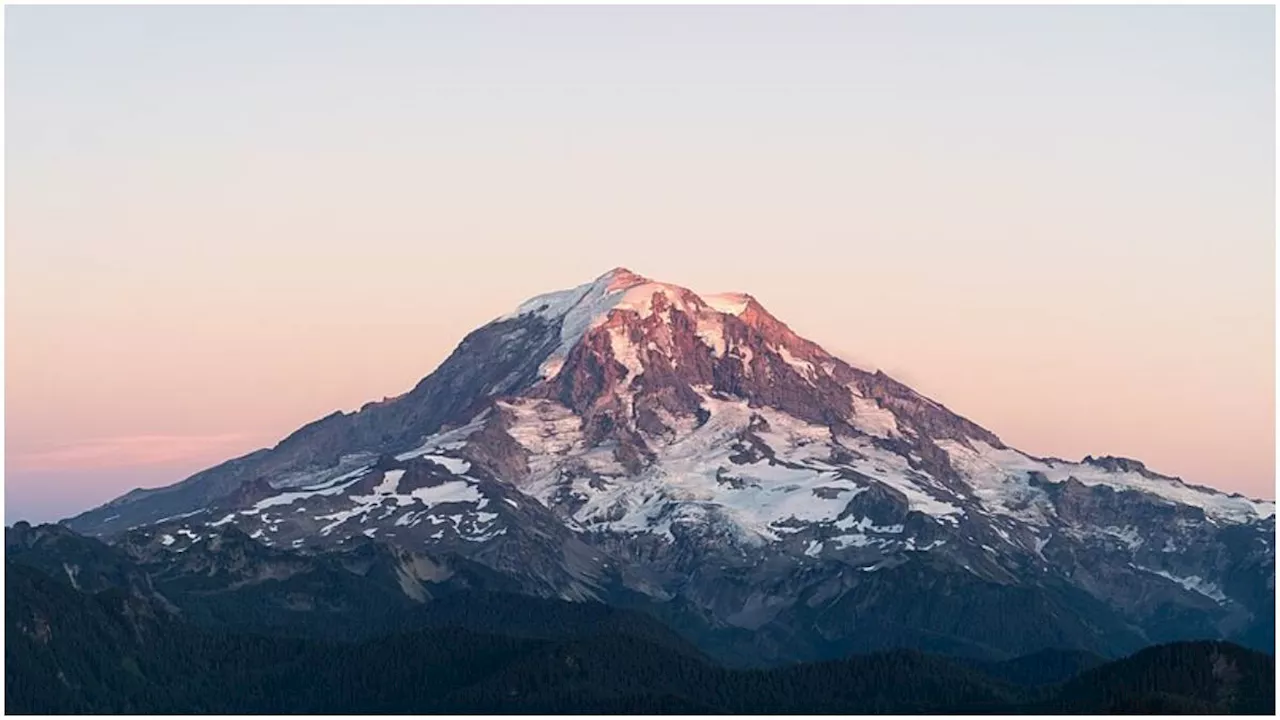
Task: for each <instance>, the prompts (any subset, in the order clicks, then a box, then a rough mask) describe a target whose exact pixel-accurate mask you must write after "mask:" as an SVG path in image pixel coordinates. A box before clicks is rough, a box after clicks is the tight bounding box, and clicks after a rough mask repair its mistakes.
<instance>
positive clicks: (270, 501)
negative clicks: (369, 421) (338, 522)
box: [240, 467, 369, 515]
mask: <svg viewBox="0 0 1280 720" xmlns="http://www.w3.org/2000/svg"><path fill="white" fill-rule="evenodd" d="M368 471H369V468H368V467H362V468H359V469H357V470H354V471H352V472H349V473H347V474H345V475H339V476H338V477H336V478H333V479H331V480H329V481H327V482H325V483H324V484H322V485H317V486H312V487H309V488H303V489H301V490H297V491H293V492H286V493H280V494H279V495H273V496H271V497H268V498H263V499H262V500H259V501H258V502H256V503H254V504H253V507H252V508H250V509H248V510H244V511H241V513H240V514H241V515H252V514H254V513H258V512H261V511H263V510H266V509H267V508H271V507H276V506H278V505H292V504H293V503H295V502H297V501H299V500H302V499H305V498H309V497H315V496H330V495H337V494H339V493H341V492H342V491H344V490H346V489H347V488H349V487H351V486H352V485H354V484H356V483H357V482H359V481H360V479H361V478H362V477H364V475H365V473H367V472H368ZM344 481H345V482H344Z"/></svg>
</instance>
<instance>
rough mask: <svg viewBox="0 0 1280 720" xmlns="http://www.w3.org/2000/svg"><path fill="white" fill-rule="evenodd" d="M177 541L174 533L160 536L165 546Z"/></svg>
mask: <svg viewBox="0 0 1280 720" xmlns="http://www.w3.org/2000/svg"><path fill="white" fill-rule="evenodd" d="M176 541H177V540H176V538H174V537H173V536H172V535H170V534H168V533H165V534H164V535H161V536H160V544H161V545H164V546H165V547H168V546H170V545H172V544H173V543H174V542H176Z"/></svg>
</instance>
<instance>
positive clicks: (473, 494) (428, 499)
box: [410, 480, 485, 507]
mask: <svg viewBox="0 0 1280 720" xmlns="http://www.w3.org/2000/svg"><path fill="white" fill-rule="evenodd" d="M410 495H411V496H412V497H413V498H414V499H416V500H418V501H419V502H421V503H423V504H425V505H427V506H428V507H430V506H433V505H439V504H441V503H477V504H479V503H482V502H484V500H485V497H484V495H483V494H481V492H480V490H478V489H477V488H476V486H475V485H472V484H471V483H469V482H465V481H463V480H450V481H449V482H446V483H442V484H440V485H436V486H434V487H421V488H418V489H416V490H414V491H413V492H412V493H410ZM479 507H484V505H482V504H481V505H479Z"/></svg>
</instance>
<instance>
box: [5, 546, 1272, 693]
mask: <svg viewBox="0 0 1280 720" xmlns="http://www.w3.org/2000/svg"><path fill="white" fill-rule="evenodd" d="M5 574H6V589H5V594H6V595H5V605H6V620H5V622H6V636H5V660H6V675H5V697H6V701H5V702H6V707H5V710H6V712H8V713H16V714H23V713H155V712H163V713H231V714H236V713H299V712H301V713H326V714H328V713H339V714H342V713H434V712H455V713H459V712H460V713H511V712H520V713H526V712H534V713H566V712H579V713H580V712H597V713H599V712H627V713H668V712H679V713H878V712H893V713H904V712H908V713H909V712H969V713H1007V712H1025V711H1035V712H1044V711H1052V712H1066V713H1108V712H1126V711H1134V712H1147V711H1152V710H1156V711H1159V712H1214V713H1233V712H1256V713H1269V712H1271V711H1272V710H1273V708H1274V659H1273V658H1272V657H1270V656H1267V655H1264V654H1261V653H1256V652H1252V651H1249V650H1245V649H1243V648H1240V647H1238V646H1234V645H1230V644H1226V643H1213V642H1201V643H1179V644H1173V645H1166V646H1161V647H1156V648H1150V649H1148V650H1145V651H1143V652H1141V653H1138V654H1137V655H1134V656H1132V657H1130V658H1127V659H1124V660H1121V661H1118V662H1112V663H1108V664H1104V665H1101V666H1099V667H1095V668H1093V669H1091V670H1087V671H1085V672H1083V673H1080V674H1078V675H1077V676H1075V677H1074V678H1072V679H1070V680H1068V681H1066V682H1065V684H1051V685H1041V686H1035V685H1030V684H1019V683H1017V682H1014V681H1012V680H1010V679H1001V678H997V677H994V676H993V675H992V674H986V673H983V672H981V671H979V670H978V669H975V668H974V667H971V666H970V665H967V664H965V663H963V662H959V661H955V660H950V659H947V658H943V657H937V656H930V655H926V654H922V653H919V652H914V651H908V652H891V653H878V654H873V655H866V656H857V657H852V658H848V659H844V660H838V661H828V662H823V663H815V664H802V665H795V666H790V667H785V668H777V669H773V670H730V669H726V668H723V667H720V666H717V665H715V664H714V663H712V662H710V661H709V660H707V659H706V658H704V657H701V656H699V655H698V654H697V653H696V652H693V651H689V650H688V649H685V648H681V647H677V646H673V645H671V644H666V643H662V642H656V641H655V640H653V639H651V638H646V637H644V636H643V635H644V633H643V632H641V633H638V634H636V633H632V632H629V631H628V629H627V628H626V627H625V626H611V625H609V624H608V623H603V624H602V623H599V622H595V621H588V622H585V623H580V624H577V625H576V626H575V625H574V624H573V623H567V624H566V628H565V629H564V631H563V632H559V633H557V632H547V633H546V634H544V636H543V637H530V636H523V637H513V636H509V635H502V634H494V633H483V632H475V631H472V630H466V629H460V628H433V629H425V630H416V631H411V632H401V633H395V634H392V635H388V636H383V637H379V638H376V639H370V640H365V641H360V642H348V643H343V642H336V641H322V640H308V639H299V638H281V637H268V636H261V635H242V634H233V633H225V632H212V631H208V630H202V629H198V628H195V627H192V626H190V625H188V624H186V623H184V622H182V621H180V620H178V619H176V618H175V617H174V616H172V615H171V614H170V613H168V612H166V611H164V610H163V609H158V608H156V607H155V602H154V601H152V600H149V599H148V598H146V597H143V596H140V595H138V594H136V593H130V592H126V591H121V590H118V589H109V590H105V591H102V592H98V593H85V592H81V591H78V590H75V589H74V588H73V587H71V586H70V584H68V583H66V582H63V581H61V580H58V579H54V578H52V577H50V576H49V575H46V574H45V573H44V572H42V571H40V570H37V569H35V568H31V567H27V566H23V565H17V564H14V563H12V562H6V566H5ZM569 607H581V606H569ZM543 630H544V631H546V630H547V629H546V628H543ZM1029 660H1030V661H1034V660H1033V659H1029ZM1050 669H1052V668H1050Z"/></svg>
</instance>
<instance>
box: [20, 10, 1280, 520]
mask: <svg viewBox="0 0 1280 720" xmlns="http://www.w3.org/2000/svg"><path fill="white" fill-rule="evenodd" d="M1273 12H1274V11H1273V9H1272V8H1268V7H1260V6H1257V7H1199V8H1196V7H1066V8H1064V7H986V8H962V7H891V8H889V7H810V8H801V7H790V8H781V7H774V8H770V7H739V8H731V7H700V8H692V7H683V8H682V7H650V8H626V7H595V8H591V7H559V8H532V7H526V8H510V7H508V8H498V7H471V8H456V7H403V6H402V7H310V8H307V7H274V8H269V7H231V6H227V7H194V6H192V7H116V8H108V7H76V8H58V7H34V6H29V7H12V6H11V7H8V8H6V9H5V33H6V38H5V39H6V49H5V53H6V54H5V63H6V65H5V73H6V75H5V81H6V97H5V101H6V115H5V131H6V137H5V140H6V150H7V155H6V166H5V173H6V184H5V187H6V196H5V201H6V210H7V212H6V214H5V231H6V243H5V245H6V247H5V260H6V272H5V282H6V293H5V300H6V311H5V320H6V336H5V340H6V350H5V360H6V377H5V379H6V392H7V394H6V405H5V420H6V423H5V428H6V435H5V471H6V481H7V482H6V486H5V493H4V494H5V506H6V507H5V518H6V521H7V522H12V521H14V520H16V519H19V518H26V519H33V520H50V519H54V518H58V517H63V516H66V515H68V514H71V513H73V512H77V511H79V510H82V509H85V508H88V507H90V506H92V505H95V504H98V503H100V502H102V501H105V500H107V499H109V498H111V497H113V496H115V495H118V494H119V493H121V492H122V491H125V490H127V489H129V488H132V487H135V486H151V485H159V484H167V483H169V482H172V481H176V480H178V479H181V478H182V477H185V476H186V475H187V474H189V473H190V472H192V471H194V470H197V469H200V468H202V467H205V466H207V465H210V464H213V463H214V462H216V461H219V460H222V459H225V458H228V457H231V456H233V455H237V454H240V453H243V452H246V451H249V450H252V449H255V448H258V447H262V446H267V445H271V444H274V443H275V442H276V441H277V440H279V439H280V438H281V437H283V436H284V435H286V434H287V433H288V432H290V431H291V430H293V429H295V428H296V427H297V426H299V425H301V424H303V423H305V422H307V421H310V420H312V419H315V418H317V417H319V416H321V415H324V414H326V413H329V412H331V411H333V410H335V409H342V410H353V409H356V408H358V407H359V406H360V405H361V404H362V403H364V402H365V401H368V400H372V399H380V398H382V397H384V396H389V395H395V394H399V393H401V392H403V391H405V390H407V389H408V388H410V387H411V386H412V385H413V384H414V383H415V382H416V381H417V380H418V379H419V378H420V377H422V376H423V375H425V374H427V373H428V372H430V371H431V370H432V369H433V368H434V367H435V366H436V364H437V363H438V362H439V361H440V360H442V359H443V358H444V356H445V355H447V354H448V352H449V351H450V350H451V349H452V348H453V347H454V346H455V345H456V344H457V342H458V341H459V340H460V339H461V337H462V336H463V335H464V334H465V333H466V332H467V331H469V330H471V329H473V328H475V327H477V326H479V325H481V324H483V323H485V322H487V321H488V320H490V319H492V318H493V317H495V316H497V315H500V314H502V313H504V312H507V311H508V310H510V309H511V308H513V307H514V306H515V305H517V304H518V303H519V302H520V301H522V300H524V299H525V298H527V297H529V296H532V295H535V294H538V293H540V292H545V291H548V290H553V289H559V288H563V287H568V286H573V285H577V284H580V283H583V282H586V281H589V280H590V279H592V278H593V277H595V276H597V275H599V274H600V273H602V272H604V271H605V270H607V269H609V268H611V267H614V266H617V265H624V266H627V267H630V268H631V269H633V270H635V271H637V272H639V273H641V274H644V275H647V276H649V277H653V278H655V279H659V280H663V281H668V282H674V283H677V284H681V285H685V286H688V287H691V288H693V289H694V290H699V291H706V292H715V291H728V290H739V291H747V292H750V293H752V294H753V295H755V296H756V297H757V298H759V299H760V300H761V302H763V303H764V305H765V306H766V307H767V308H769V309H770V310H771V311H772V312H773V313H774V314H775V315H777V316H779V317H780V318H782V319H783V320H784V321H786V322H788V323H789V324H790V325H791V326H792V327H793V328H794V329H796V330H797V331H798V332H800V333H801V334H802V335H805V336H807V337H809V338H811V339H813V340H815V341H817V342H819V343H820V344H822V345H823V346H825V347H826V348H827V349H828V350H831V351H832V352H835V353H837V354H840V355H842V356H844V357H846V358H847V359H849V360H851V361H853V362H855V363H858V364H861V365H863V366H865V367H870V368H882V369H884V370H885V371H886V372H889V373H890V374H891V375H895V376H897V377H898V378H900V379H902V380H904V381H906V382H908V383H909V384H911V385H913V386H914V387H916V388H917V389H918V390H920V391H922V392H924V393H926V394H929V395H931V396H932V397H934V398H935V399H937V400H939V401H941V402H943V403H944V404H946V405H948V406H949V407H951V408H952V409H954V410H956V411H957V412H959V413H961V414H963V415H965V416H967V417H969V418H971V419H973V420H975V421H977V422H978V423H980V424H982V425H984V426H986V427H988V428H990V429H992V430H993V431H994V432H996V433H997V434H998V435H1000V436H1001V437H1002V438H1003V439H1004V440H1005V441H1006V442H1009V443H1011V444H1014V445H1015V446H1017V447H1019V448H1021V449H1023V450H1026V451H1028V452H1031V453H1034V454H1041V455H1055V456H1060V457H1067V458H1073V459H1078V458H1079V457H1081V456H1083V455H1085V454H1095V455H1097V454H1117V455H1124V456H1129V457H1136V458H1139V459H1142V460H1144V461H1145V462H1146V463H1147V464H1148V466H1150V467H1152V468H1154V469H1156V470H1158V471H1161V472H1164V473H1168V474H1174V475H1178V476H1181V477H1183V478H1185V479H1187V480H1188V481H1191V482H1196V483H1201V484H1207V485H1213V486H1217V487H1220V488H1223V489H1225V490H1229V491H1239V492H1243V493H1247V494H1250V495H1253V496H1256V497H1265V498H1273V497H1275V492H1274V487H1275V405H1274V397H1275V384H1274V383H1275V372H1274V362H1275V337H1274V326H1275V322H1274V321H1275V316H1274V313H1275V304H1274V290H1275V287H1274V283H1275V254H1274V253H1275V245H1274V243H1275V215H1274V198H1275V186H1274V177H1275V132H1274V127H1275V110H1274V108H1275V97H1274V85H1275V77H1274V68H1275V62H1274V52H1275V50H1274V47H1275V37H1274V16H1273Z"/></svg>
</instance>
